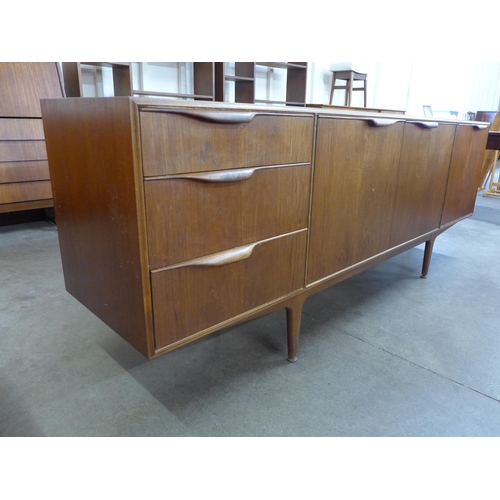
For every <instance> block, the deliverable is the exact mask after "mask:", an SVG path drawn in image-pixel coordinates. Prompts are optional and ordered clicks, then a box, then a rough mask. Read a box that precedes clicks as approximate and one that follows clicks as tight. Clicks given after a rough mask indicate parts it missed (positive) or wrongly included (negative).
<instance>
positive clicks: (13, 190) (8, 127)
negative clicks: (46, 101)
mask: <svg viewBox="0 0 500 500" xmlns="http://www.w3.org/2000/svg"><path fill="white" fill-rule="evenodd" d="M62 96H63V92H62V87H61V82H60V78H59V72H58V69H57V65H56V63H0V212H10V211H16V210H27V209H32V208H45V207H50V206H52V191H51V187H50V177H49V165H48V161H47V151H46V148H45V140H44V134H43V124H42V113H41V109H40V99H42V98H54V97H62Z"/></svg>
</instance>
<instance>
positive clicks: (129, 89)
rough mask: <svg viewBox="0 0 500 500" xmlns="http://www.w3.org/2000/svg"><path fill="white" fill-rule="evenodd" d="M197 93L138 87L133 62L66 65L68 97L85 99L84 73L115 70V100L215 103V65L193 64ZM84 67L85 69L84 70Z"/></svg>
mask: <svg viewBox="0 0 500 500" xmlns="http://www.w3.org/2000/svg"><path fill="white" fill-rule="evenodd" d="M192 64H193V92H187V93H186V92H162V91H158V90H154V89H143V88H135V87H134V80H135V78H134V70H133V65H134V63H130V62H64V63H62V67H63V74H64V86H65V89H66V96H67V97H84V90H83V74H82V69H84V68H85V67H87V66H91V67H95V68H99V67H100V68H111V69H112V74H113V94H114V96H141V97H146V96H149V97H169V98H177V99H194V100H199V101H213V100H214V63H213V62H193V63H192ZM82 67H83V68H82Z"/></svg>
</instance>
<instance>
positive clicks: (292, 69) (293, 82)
mask: <svg viewBox="0 0 500 500" xmlns="http://www.w3.org/2000/svg"><path fill="white" fill-rule="evenodd" d="M255 64H256V65H258V66H266V67H268V68H281V69H286V70H287V74H286V100H285V102H284V103H283V102H282V101H268V100H263V99H256V101H255V102H258V103H263V104H286V105H287V106H305V104H306V83H307V63H306V62H257V63H255Z"/></svg>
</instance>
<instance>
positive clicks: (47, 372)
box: [0, 195, 500, 436]
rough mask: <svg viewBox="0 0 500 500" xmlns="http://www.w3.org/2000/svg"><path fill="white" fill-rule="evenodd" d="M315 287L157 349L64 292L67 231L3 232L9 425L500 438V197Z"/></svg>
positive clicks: (1, 399)
mask: <svg viewBox="0 0 500 500" xmlns="http://www.w3.org/2000/svg"><path fill="white" fill-rule="evenodd" d="M422 256H423V247H422V246H419V247H417V248H415V249H412V250H409V251H407V252H406V253H404V254H401V255H399V256H397V257H395V258H393V259H391V260H389V261H386V262H385V263H383V264H381V265H378V266H376V267H374V268H372V269H371V270H368V271H366V272H364V273H362V274H359V275H357V276H355V277H353V278H351V279H349V280H347V281H345V282H343V283H341V284H339V285H337V286H335V287H333V288H330V289H329V290H327V291H325V292H322V293H320V294H317V295H315V296H313V297H311V298H310V299H309V300H308V301H307V302H306V305H305V309H304V314H303V323H302V333H301V339H300V345H299V361H298V362H297V363H295V364H290V363H288V362H287V361H286V339H285V313H284V311H280V312H277V313H274V314H271V315H268V316H265V317H262V318H260V319H257V320H254V321H251V322H248V323H245V324H243V325H240V326H238V327H233V328H229V329H226V330H224V331H222V332H219V333H216V334H213V335H211V336H208V337H205V338H204V339H201V340H199V341H196V342H194V343H191V344H189V345H187V346H185V347H182V348H180V349H178V350H176V351H173V352H171V353H168V354H166V355H164V356H162V357H160V358H158V359H155V360H152V361H148V360H146V359H145V358H143V357H142V356H141V355H140V354H138V353H137V352H136V351H135V350H134V349H133V348H132V347H130V346H129V345H128V344H127V343H126V342H125V341H123V340H122V339H121V338H120V337H119V336H118V335H116V334H115V333H114V332H112V331H111V330H110V329H109V328H108V327H107V326H105V325H104V324H103V323H102V322H101V321H100V320H99V319H97V318H96V317H95V316H94V315H93V314H91V313H90V312H89V311H87V310H86V309H85V308H84V307H83V306H82V305H80V304H79V303H78V302H77V301H76V300H75V299H73V298H72V297H71V296H70V295H69V294H68V293H67V292H66V291H65V289H64V283H63V276H62V269H61V261H60V254H59V249H58V241H57V229H56V227H54V226H53V225H51V224H50V223H47V222H34V223H26V224H18V225H11V226H4V227H1V228H0V404H1V406H0V435H1V436H500V363H499V354H500V321H499V319H500V281H499V275H500V198H484V197H482V196H481V195H479V196H478V202H477V207H476V213H475V215H474V217H473V218H471V219H468V220H465V221H463V222H461V223H459V224H457V225H455V226H454V227H453V228H451V229H450V230H449V231H447V232H445V233H444V234H442V235H441V236H439V237H438V239H437V240H436V244H435V249H434V255H433V259H432V263H431V269H430V273H429V277H428V278H427V279H426V280H422V279H420V278H419V271H420V267H421V262H422Z"/></svg>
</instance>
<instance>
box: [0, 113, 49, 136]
mask: <svg viewBox="0 0 500 500" xmlns="http://www.w3.org/2000/svg"><path fill="white" fill-rule="evenodd" d="M29 140H44V135H43V123H42V119H41V118H0V141H29Z"/></svg>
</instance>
